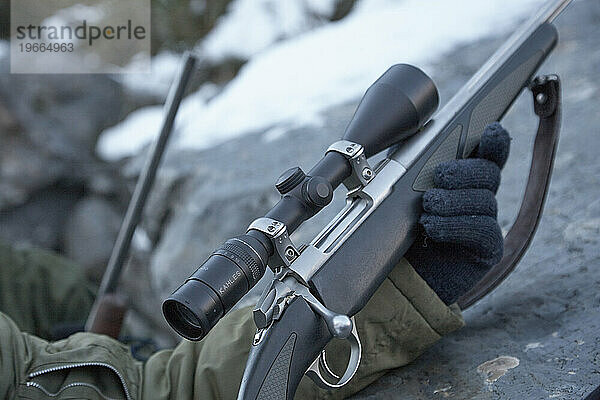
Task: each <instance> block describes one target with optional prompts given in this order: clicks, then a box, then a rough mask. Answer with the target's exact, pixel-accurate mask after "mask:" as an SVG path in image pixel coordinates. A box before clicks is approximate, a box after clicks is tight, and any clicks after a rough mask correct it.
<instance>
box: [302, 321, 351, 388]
mask: <svg viewBox="0 0 600 400" xmlns="http://www.w3.org/2000/svg"><path fill="white" fill-rule="evenodd" d="M351 319H352V332H351V333H350V335H349V336H348V337H347V338H346V339H345V340H347V341H349V342H350V359H349V361H348V365H347V366H346V371H345V372H344V374H343V375H342V376H341V377H340V376H338V375H337V374H335V373H334V372H333V371H332V370H331V369H330V368H329V365H327V360H326V356H325V350H323V351H321V353H320V354H319V356H318V357H317V358H316V359H315V361H313V363H312V364H311V366H310V367H309V368H308V370H307V371H306V375H307V376H308V377H309V378H310V379H312V381H313V382H314V383H315V384H317V386H319V387H321V388H323V389H335V388H339V387H342V386H344V385H345V384H347V383H348V382H349V381H350V379H352V378H353V377H354V375H355V374H356V371H357V370H358V366H359V365H360V358H361V353H362V345H361V343H360V339H359V337H358V330H357V329H356V323H355V321H354V317H352V318H351Z"/></svg>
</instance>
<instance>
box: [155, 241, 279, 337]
mask: <svg viewBox="0 0 600 400" xmlns="http://www.w3.org/2000/svg"><path fill="white" fill-rule="evenodd" d="M267 257H268V254H267V250H266V249H265V248H264V246H263V245H262V244H261V242H260V241H259V240H258V239H256V238H254V237H252V236H250V235H242V236H238V237H235V238H233V239H229V240H228V241H226V242H225V243H224V244H223V246H221V248H219V249H218V250H216V251H215V252H214V253H213V254H212V255H211V256H210V257H209V258H208V260H206V262H205V263H204V264H202V265H201V266H200V267H199V268H198V269H197V270H196V272H194V273H193V274H192V276H190V277H189V278H188V279H187V280H186V281H185V282H184V283H183V285H181V286H180V287H179V288H177V289H176V290H175V291H174V292H173V293H172V294H171V296H169V298H167V299H166V300H165V301H164V302H163V305H162V310H163V314H164V316H165V319H166V320H167V322H168V323H169V325H170V326H171V327H172V328H173V329H174V330H175V331H176V332H177V333H178V334H179V335H181V336H183V337H184V338H186V339H188V340H201V339H202V338H203V337H204V336H206V334H207V333H208V332H209V331H210V330H211V329H212V327H213V326H215V325H216V323H217V322H218V321H219V319H221V317H223V315H225V314H226V313H227V312H228V311H229V310H230V309H231V308H232V307H233V306H234V305H235V304H236V303H237V302H238V301H239V300H240V299H241V298H242V297H243V296H244V295H245V294H246V293H248V291H249V290H250V289H251V288H252V287H253V286H254V285H255V284H256V283H257V282H258V280H259V279H260V278H261V277H262V276H263V275H264V273H265V269H266V266H267V262H266V261H267Z"/></svg>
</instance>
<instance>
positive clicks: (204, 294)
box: [162, 64, 439, 340]
mask: <svg viewBox="0 0 600 400" xmlns="http://www.w3.org/2000/svg"><path fill="white" fill-rule="evenodd" d="M438 103H439V96H438V92H437V89H436V87H435V85H434V83H433V81H432V80H431V78H429V77H428V76H427V75H426V74H425V73H423V72H422V71H421V70H420V69H418V68H416V67H413V66H411V65H407V64H397V65H394V66H392V67H391V68H390V69H388V70H387V71H386V72H385V73H384V74H383V75H382V76H381V77H379V79H377V81H375V83H373V84H372V85H371V87H369V89H368V90H367V91H366V93H365V95H364V96H363V98H362V100H361V102H360V104H359V105H358V108H357V109H356V112H355V113H354V116H353V117H352V120H351V121H350V124H349V125H348V127H347V128H346V131H345V133H344V136H343V138H342V139H343V140H346V141H349V142H353V143H356V144H359V145H361V146H362V147H363V149H364V155H365V156H366V157H370V156H372V155H374V154H377V153H379V152H380V151H382V150H385V149H386V148H388V147H390V146H392V145H393V144H395V143H398V142H399V141H401V140H404V139H406V138H408V137H409V136H411V135H413V134H415V133H416V132H417V131H418V130H419V129H420V128H421V127H422V125H423V124H424V123H425V122H427V120H428V119H429V118H430V117H431V115H432V114H433V112H434V111H435V110H436V108H437V106H438ZM352 168H353V167H352V164H351V162H350V160H349V159H348V158H347V157H345V156H344V155H342V154H341V153H340V152H336V151H328V152H326V153H325V156H324V157H323V158H322V159H321V160H320V161H319V162H318V163H317V164H316V165H315V166H314V167H313V168H312V169H311V170H310V171H309V173H308V174H304V172H303V171H302V170H301V169H300V168H291V169H289V170H287V171H286V172H284V173H283V174H282V175H281V177H280V178H279V179H278V182H277V184H276V185H275V186H276V187H277V189H278V190H279V192H280V193H281V195H282V197H281V199H280V200H279V202H278V203H277V204H276V205H275V206H274V207H273V208H272V209H271V210H270V211H269V212H268V213H267V214H266V216H265V217H266V218H269V219H271V220H275V221H278V222H280V223H282V224H284V225H285V228H286V229H287V234H288V235H289V234H291V233H292V232H293V231H294V230H295V229H296V228H297V227H298V226H299V225H300V224H301V223H302V222H304V221H306V220H307V219H309V218H311V217H312V216H314V215H315V214H316V213H317V212H319V211H320V210H321V209H323V208H324V207H325V206H326V205H327V204H329V203H330V202H331V199H332V197H333V191H334V189H335V188H337V187H338V186H339V185H340V184H341V183H342V182H344V181H345V180H346V179H348V178H349V177H350V176H351V174H352V171H353V169H352ZM365 178H366V179H370V176H369V175H368V174H367V176H366V177H365ZM268 228H269V229H270V228H273V226H269V227H268ZM265 232H267V231H262V230H260V229H257V228H252V226H251V227H250V229H249V230H248V232H247V233H246V234H245V235H242V236H238V237H235V238H232V239H229V240H227V241H226V242H225V244H223V246H221V247H220V248H219V249H218V250H216V251H215V252H213V253H212V255H211V256H210V257H209V258H208V259H207V260H206V261H205V262H204V264H202V265H201V266H200V267H199V268H198V269H197V270H196V272H194V273H193V274H192V276H190V277H189V278H188V279H187V280H186V281H185V282H184V283H183V284H182V285H181V286H180V287H179V288H177V289H176V290H175V291H174V292H173V293H172V294H171V296H170V297H169V298H167V299H166V300H165V301H164V302H163V306H162V309H163V314H164V316H165V319H166V320H167V322H168V323H169V325H170V326H171V327H172V328H173V329H174V330H175V331H176V332H177V333H178V334H179V335H181V336H183V337H184V338H186V339H189V340H200V339H202V338H203V337H204V336H206V334H207V333H208V332H209V331H210V329H211V328H212V327H213V326H214V325H215V324H216V323H217V322H218V321H219V319H221V317H223V316H224V315H225V314H226V313H227V312H228V311H229V310H230V309H231V308H232V307H233V306H234V305H235V304H236V303H237V302H238V301H239V299H240V298H241V297H242V296H244V295H245V294H246V293H247V292H248V291H249V290H250V289H251V288H252V287H253V286H254V285H255V284H256V283H257V282H258V280H259V279H260V278H261V277H262V276H263V275H264V273H265V270H266V267H267V262H268V263H269V266H270V267H271V268H272V269H275V268H276V267H280V266H282V265H274V264H276V262H275V257H274V254H275V252H276V249H275V248H274V245H273V242H272V240H271V238H270V237H269V236H268V235H267V234H266V233H265ZM287 254H288V253H287V252H286V255H287ZM289 256H290V259H295V257H296V256H297V254H293V251H292V254H289Z"/></svg>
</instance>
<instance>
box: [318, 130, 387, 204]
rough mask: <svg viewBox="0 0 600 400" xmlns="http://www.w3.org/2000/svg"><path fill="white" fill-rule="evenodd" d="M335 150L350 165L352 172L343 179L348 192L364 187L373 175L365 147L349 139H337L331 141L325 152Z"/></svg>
mask: <svg viewBox="0 0 600 400" xmlns="http://www.w3.org/2000/svg"><path fill="white" fill-rule="evenodd" d="M330 151H335V152H336V153H339V154H341V155H343V156H344V157H345V158H346V160H348V162H349V163H350V165H351V166H352V174H351V175H350V176H349V177H348V178H346V179H345V180H344V182H343V183H344V186H346V188H347V189H348V191H349V194H350V193H355V192H357V191H359V190H360V189H362V188H363V187H365V186H366V185H367V184H368V183H369V182H370V181H371V180H372V179H373V177H374V176H375V172H374V170H373V168H371V166H370V165H369V162H368V161H367V157H366V156H365V148H364V147H363V146H362V145H360V144H358V143H354V142H351V141H349V140H339V141H337V142H335V143H333V144H332V145H331V146H329V148H328V149H327V151H326V152H325V153H328V152H330Z"/></svg>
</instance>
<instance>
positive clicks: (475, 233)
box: [420, 214, 504, 265]
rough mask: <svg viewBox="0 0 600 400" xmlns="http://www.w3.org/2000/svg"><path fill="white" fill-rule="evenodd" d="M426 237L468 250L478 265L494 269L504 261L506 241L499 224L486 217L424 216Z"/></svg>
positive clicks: (423, 223) (422, 219)
mask: <svg viewBox="0 0 600 400" xmlns="http://www.w3.org/2000/svg"><path fill="white" fill-rule="evenodd" d="M420 223H421V225H423V228H424V229H425V234H426V235H427V237H429V238H430V239H431V240H433V241H434V242H437V243H453V244H457V245H460V246H465V247H467V248H468V249H469V250H470V251H471V252H472V256H473V257H474V258H475V260H477V261H478V262H481V263H483V264H485V265H494V264H496V263H498V261H500V259H501V258H502V251H503V247H504V246H503V244H504V239H503V237H502V231H501V230H500V226H498V223H497V222H496V220H495V219H494V218H492V217H488V216H486V215H472V216H456V217H440V216H438V215H429V214H423V215H422V216H421V219H420Z"/></svg>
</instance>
